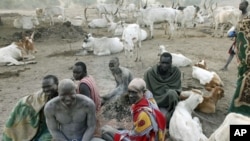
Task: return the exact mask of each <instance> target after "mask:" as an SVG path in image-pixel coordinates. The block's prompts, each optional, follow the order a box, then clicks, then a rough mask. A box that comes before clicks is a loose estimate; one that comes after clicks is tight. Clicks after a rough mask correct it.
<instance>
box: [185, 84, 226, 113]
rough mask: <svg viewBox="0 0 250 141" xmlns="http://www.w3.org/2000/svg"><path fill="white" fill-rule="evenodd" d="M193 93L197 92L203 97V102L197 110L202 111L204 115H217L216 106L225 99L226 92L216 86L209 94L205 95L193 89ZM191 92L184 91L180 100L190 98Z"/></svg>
mask: <svg viewBox="0 0 250 141" xmlns="http://www.w3.org/2000/svg"><path fill="white" fill-rule="evenodd" d="M192 91H196V92H197V93H199V94H201V95H202V96H203V101H202V103H200V104H199V105H198V106H197V107H196V108H195V110H198V111H201V112H203V113H207V114H210V113H215V112H216V104H217V102H218V100H220V99H221V98H222V97H224V90H223V89H222V87H219V86H216V87H215V88H213V89H212V91H211V92H210V93H209V94H207V95H206V94H203V92H201V91H200V90H196V89H193V90H192ZM190 94H191V92H190V91H182V92H181V94H180V99H181V100H185V99H187V98H188V97H189V96H190Z"/></svg>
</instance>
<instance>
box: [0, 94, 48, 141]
mask: <svg viewBox="0 0 250 141" xmlns="http://www.w3.org/2000/svg"><path fill="white" fill-rule="evenodd" d="M46 101H47V96H46V95H45V94H44V93H43V92H42V91H39V92H37V93H35V94H33V95H28V96H25V97H23V98H22V99H20V100H19V101H18V103H17V104H16V105H15V107H14V108H13V110H12V112H11V114H10V116H9V118H8V119H7V122H6V124H5V127H4V131H3V137H2V141H30V140H35V141H50V140H51V139H52V136H51V135H50V133H49V131H48V128H47V125H46V122H45V120H41V119H40V117H41V114H43V107H44V105H45V103H46ZM44 119H45V118H44Z"/></svg>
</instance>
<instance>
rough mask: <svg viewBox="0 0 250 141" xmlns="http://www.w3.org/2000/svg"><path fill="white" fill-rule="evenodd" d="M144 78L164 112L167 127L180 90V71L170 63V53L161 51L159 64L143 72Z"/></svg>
mask: <svg viewBox="0 0 250 141" xmlns="http://www.w3.org/2000/svg"><path fill="white" fill-rule="evenodd" d="M144 80H145V82H146V85H147V88H148V90H150V91H151V92H152V93H153V95H154V99H155V100H156V102H157V105H158V106H159V108H160V110H161V111H162V112H163V113H164V114H165V117H166V120H167V128H168V126H169V121H170V118H171V117H172V114H173V112H174V110H175V106H176V105H177V103H178V101H179V94H180V93H181V90H182V87H181V71H180V70H179V68H177V67H175V66H173V65H172V55H171V54H170V53H168V52H165V53H163V54H162V55H161V56H160V62H159V64H157V65H154V66H153V67H150V68H149V69H148V70H147V71H146V72H145V74H144Z"/></svg>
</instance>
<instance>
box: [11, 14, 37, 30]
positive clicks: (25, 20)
mask: <svg viewBox="0 0 250 141" xmlns="http://www.w3.org/2000/svg"><path fill="white" fill-rule="evenodd" d="M13 25H14V27H15V28H22V29H32V28H34V27H35V26H37V25H39V22H38V19H37V18H36V17H33V16H21V17H18V18H16V19H14V21H13Z"/></svg>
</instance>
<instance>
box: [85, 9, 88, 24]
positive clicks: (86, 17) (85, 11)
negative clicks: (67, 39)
mask: <svg viewBox="0 0 250 141" xmlns="http://www.w3.org/2000/svg"><path fill="white" fill-rule="evenodd" d="M87 9H88V7H86V8H85V9H84V17H85V20H86V21H87Z"/></svg>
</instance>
